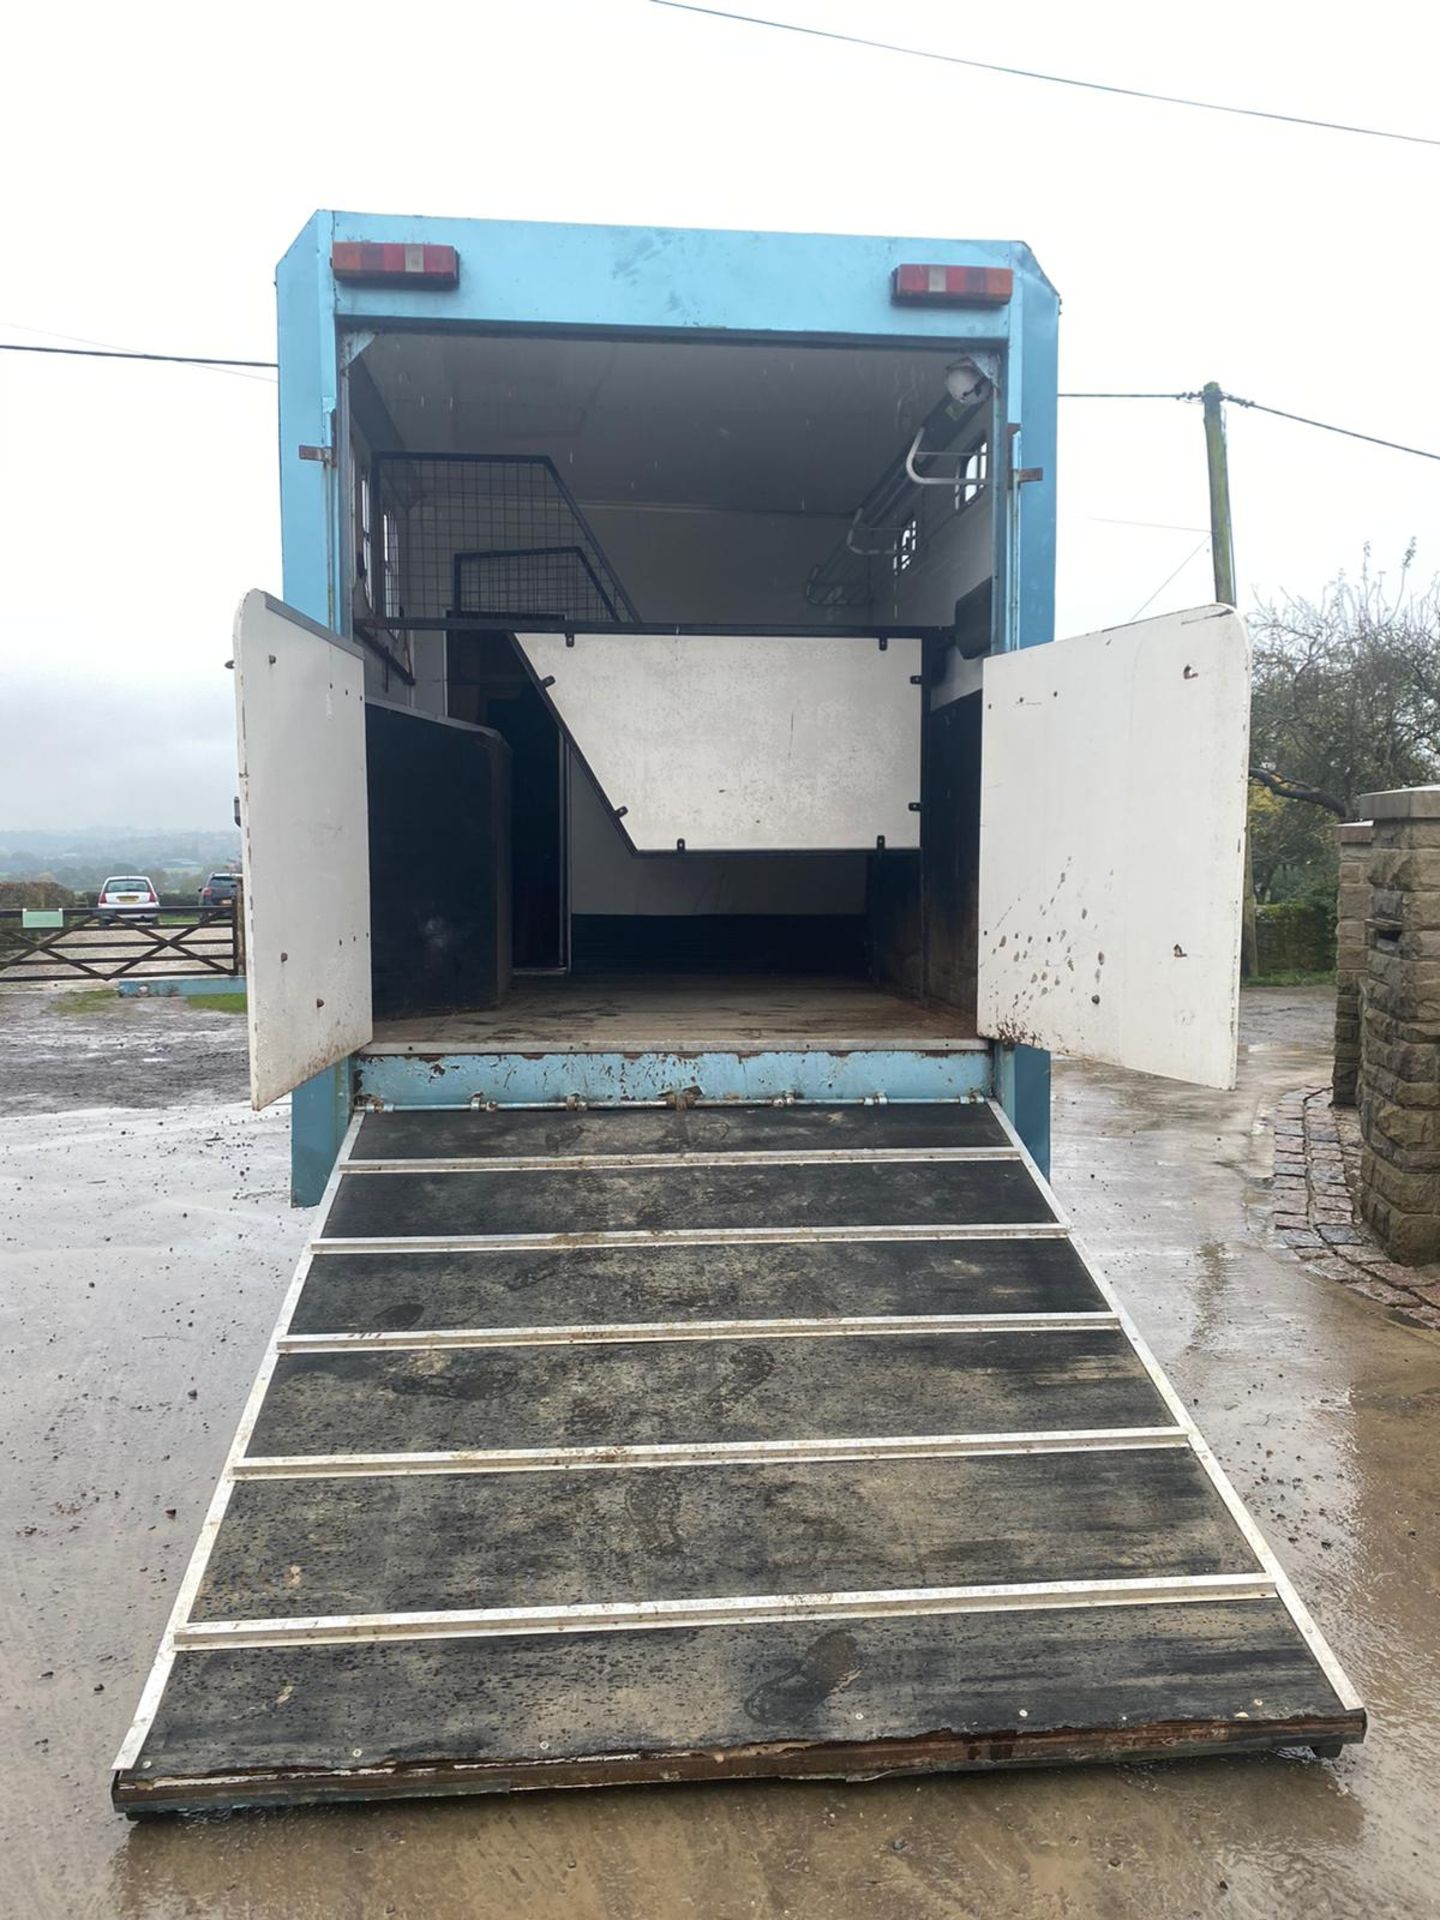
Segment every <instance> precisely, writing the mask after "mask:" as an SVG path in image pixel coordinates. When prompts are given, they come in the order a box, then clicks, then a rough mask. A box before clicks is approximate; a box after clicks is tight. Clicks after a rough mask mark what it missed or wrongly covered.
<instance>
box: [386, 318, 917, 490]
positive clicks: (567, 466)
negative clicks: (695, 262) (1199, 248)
mask: <svg viewBox="0 0 1440 1920" xmlns="http://www.w3.org/2000/svg"><path fill="white" fill-rule="evenodd" d="M953 357H954V356H953V354H951V353H949V352H943V353H933V352H929V351H893V350H892V351H881V350H877V349H872V348H861V347H795V346H790V345H786V344H780V345H776V344H773V343H770V342H766V343H763V344H753V345H740V344H736V345H724V344H719V345H717V344H714V343H706V342H700V341H668V340H665V341H657V340H647V341H619V340H596V339H576V338H573V337H571V338H558V337H550V336H547V337H543V338H537V337H533V336H525V337H521V336H515V335H485V336H479V335H474V334H468V335H455V334H450V335H436V334H393V333H392V334H381V335H379V336H378V337H377V338H376V339H375V340H374V341H373V342H372V343H371V344H370V345H369V346H368V347H367V348H366V350H365V353H364V365H365V367H366V369H367V371H368V372H369V373H370V375H371V377H372V379H373V380H374V382H375V384H376V387H377V388H378V390H379V393H380V397H381V399H382V400H383V401H384V403H385V407H386V410H387V412H388V413H389V415H390V418H391V420H392V421H393V422H394V425H395V427H396V429H397V431H398V433H399V434H400V437H401V440H402V441H403V442H404V444H405V446H406V447H407V448H408V449H409V450H410V451H412V452H417V453H422V452H423V453H516V454H519V453H529V454H548V455H549V456H550V457H551V458H552V459H553V460H554V461H555V462H556V464H557V466H558V467H559V469H560V472H561V474H562V475H563V477H564V478H565V480H566V481H567V482H568V483H569V485H570V486H571V487H572V488H573V489H574V491H575V492H576V494H577V495H578V496H579V498H581V499H582V500H591V501H600V500H606V501H627V500H634V501H635V502H637V504H638V503H641V502H653V503H656V504H663V505H697V506H714V507H724V508H731V509H748V510H750V511H768V512H805V513H819V514H846V515H849V514H851V513H853V512H854V510H855V508H856V507H857V506H858V505H859V504H860V501H861V500H862V499H863V497H864V495H865V494H866V492H867V491H868V490H869V488H870V487H871V486H872V485H873V484H874V482H875V481H876V480H877V479H878V478H879V475H880V473H881V471H882V470H883V468H884V467H885V466H886V465H887V463H888V462H889V461H890V460H892V459H894V458H895V456H896V455H897V454H899V453H901V452H903V451H904V449H905V448H906V447H907V446H908V445H909V443H910V440H911V439H912V437H913V436H914V433H915V430H916V428H917V427H918V426H919V424H920V422H921V420H922V419H923V418H924V417H925V415H926V414H927V413H928V412H929V411H930V409H931V408H932V407H933V406H934V405H935V404H936V402H937V401H938V400H940V399H941V398H943V396H944V379H945V368H946V366H947V364H948V363H949V361H950V360H951V359H952V358H953Z"/></svg>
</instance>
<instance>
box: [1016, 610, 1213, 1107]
mask: <svg viewBox="0 0 1440 1920" xmlns="http://www.w3.org/2000/svg"><path fill="white" fill-rule="evenodd" d="M983 691H984V700H985V713H984V735H983V742H984V744H983V752H982V763H983V764H982V778H981V800H980V964H979V1025H980V1031H981V1032H982V1033H984V1034H987V1035H990V1036H992V1037H994V1038H996V1039H999V1040H1003V1041H1012V1042H1017V1043H1022V1044H1025V1045H1029V1046H1037V1047H1048V1048H1052V1049H1054V1050H1055V1051H1057V1052H1060V1053H1069V1054H1074V1055H1077V1056H1078V1057H1080V1058H1082V1059H1088V1060H1098V1061H1105V1062H1108V1063H1110V1064H1112V1065H1115V1066H1122V1067H1133V1068H1136V1069H1137V1070H1139V1071H1140V1072H1142V1073H1156V1074H1163V1075H1165V1076H1166V1077H1168V1078H1171V1079H1176V1080H1188V1081H1193V1082H1195V1083H1197V1084H1198V1085H1201V1086H1211V1087H1229V1086H1233V1085H1234V1083H1235V1028H1236V1019H1237V1014H1238V1007H1239V957H1240V908H1241V892H1242V886H1243V879H1244V854H1245V799H1246V787H1247V779H1248V761H1247V752H1246V750H1247V746H1248V740H1249V698H1250V675H1249V645H1248V641H1247V638H1246V634H1245V626H1244V622H1243V621H1242V620H1241V619H1240V616H1239V615H1238V614H1237V613H1236V612H1234V610H1233V609H1232V608H1229V607H1221V606H1208V607H1197V608H1194V609H1192V610H1191V611H1189V612H1186V613H1174V614H1164V615H1162V616H1160V617H1159V618H1158V619H1153V620H1142V621H1139V622H1137V623H1135V624H1134V625H1132V626H1128V627H1114V628H1111V629H1109V630H1108V631H1106V632H1102V633H1092V634H1086V635H1084V636H1082V637H1081V638H1079V639H1074V640H1061V641H1057V642H1056V643H1055V645H1053V646H1041V647H1030V648H1027V649H1024V650H1022V651H1021V652H1019V653H1008V654H999V655H996V656H994V657H993V658H990V659H987V660H986V661H985V665H984V683H983Z"/></svg>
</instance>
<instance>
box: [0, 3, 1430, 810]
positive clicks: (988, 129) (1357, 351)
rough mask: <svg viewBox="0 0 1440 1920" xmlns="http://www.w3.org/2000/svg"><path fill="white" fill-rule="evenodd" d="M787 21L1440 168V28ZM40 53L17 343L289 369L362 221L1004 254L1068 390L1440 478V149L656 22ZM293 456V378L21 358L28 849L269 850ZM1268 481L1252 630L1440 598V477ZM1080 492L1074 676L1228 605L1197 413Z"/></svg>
mask: <svg viewBox="0 0 1440 1920" xmlns="http://www.w3.org/2000/svg"><path fill="white" fill-rule="evenodd" d="M747 10H750V11H754V12H759V13H766V12H768V13H771V14H773V15H775V16H777V17H782V18H785V19H789V20H794V21H802V22H809V23H812V24H824V25H826V26H830V27H836V28H840V29H843V30H848V31H851V32H855V33H860V34H869V35H872V36H878V37H881V38H887V39H892V40H900V41H906V42H909V43H912V44H915V45H921V46H928V47H931V48H935V49H938V50H942V51H949V52H955V53H962V54H966V55H968V56H971V57H974V58H977V59H984V60H993V61H998V62H1002V63H1006V64H1015V65H1022V66H1031V67H1036V66H1038V67H1044V68H1047V69H1051V70H1053V71H1056V72H1060V73H1069V74H1074V75H1078V76H1083V77H1088V78H1094V79H1100V80H1107V81H1110V82H1112V83H1115V84H1119V85H1125V86H1137V87H1145V88H1152V89H1155V90H1158V91H1161V92H1167V93H1186V94H1193V95H1198V96H1201V97H1206V98H1211V99H1218V100H1224V101H1230V102H1233V103H1236V104H1241V105H1252V106H1259V107H1268V108H1272V109H1278V110H1280V111H1285V112H1291V113H1298V114H1310V115H1314V116H1317V117H1319V118H1325V119H1339V120H1346V121H1352V122H1354V121H1358V122H1365V123H1368V124H1372V125H1377V126H1385V127H1393V128H1396V129H1400V130H1403V131H1408V132H1413V133H1422V134H1428V135H1432V136H1434V135H1437V134H1440V115H1437V113H1436V108H1435V99H1436V94H1435V73H1436V69H1437V55H1440V17H1437V14H1436V12H1435V10H1434V9H1433V8H1429V7H1424V6H1421V5H1419V4H1417V0H1371V4H1370V5H1368V6H1367V7H1365V8H1364V9H1363V10H1361V11H1359V12H1357V11H1356V10H1355V9H1354V8H1353V7H1350V6H1346V7H1341V6H1339V5H1326V4H1323V0H1316V3H1313V4H1311V5H1309V6H1307V7H1305V8H1303V9H1301V8H1296V7H1293V6H1289V5H1277V4H1273V3H1272V4H1270V5H1264V4H1259V5H1257V4H1256V0H1244V4H1241V3H1240V0H1207V4H1205V5H1203V6H1201V5H1198V4H1184V3H1183V0H1181V3H1178V4H1171V5H1169V6H1166V7H1157V6H1155V5H1154V4H1153V3H1152V4H1130V3H1129V0H1091V4H1089V5H1086V6H1084V7H1079V6H1075V5H1074V4H1072V3H1069V0H1028V4H1027V5H1026V6H1024V7H1023V8H1020V7H995V8H991V9H984V8H964V9H961V8H958V7H956V6H954V5H953V4H951V3H947V0H887V4H885V5H883V6H882V5H881V4H880V3H879V0H783V4H782V3H781V0H776V4H775V5H774V6H770V5H768V4H763V3H762V0H751V4H750V5H749V7H748V9H747ZM6 50H7V66H8V69H9V84H8V86H7V89H6V93H7V100H6V113H5V117H4V123H3V125H0V162H3V177H4V178H5V180H6V181H7V184H8V186H9V188H10V192H9V193H8V195H7V206H6V213H5V232H4V238H3V243H0V258H3V260H4V263H5V264H4V267H3V268H0V285H3V287H4V292H3V295H0V339H10V340H18V339H25V340H32V341H38V342H50V343H59V342H60V341H61V339H62V338H63V337H70V338H80V339H83V340H89V341H92V342H102V343H105V344H109V345H119V346H127V347H141V348H148V349H156V350H161V351H170V352H181V353H185V352H191V353H193V352H200V353H216V354H235V355H241V356H253V357H256V358H266V357H269V356H270V355H272V354H273V351H274V318H273V304H272V302H273V292H272V278H273V267H274V262H275V261H276V260H277V259H278V258H279V256H280V254H281V253H282V252H283V251H284V249H285V247H286V246H287V245H288V243H289V241H290V239H291V238H292V236H293V235H294V233H295V231H296V230H297V229H298V228H299V227H300V225H301V224H302V223H303V221H304V220H305V219H306V218H307V217H308V215H309V214H310V212H311V211H312V210H313V209H314V208H316V207H328V206H338V207H348V208H359V209H368V210H378V211H393V212H404V211H407V210H410V211H423V212H426V213H434V214H456V215H474V216H481V217H493V218H534V219H547V220H578V221H614V222H622V223H628V222H639V223H653V224H668V225H692V226H724V227H768V228H792V229H810V230H823V231H828V232H857V233H881V234H890V233H896V234H912V235H944V236H958V237H983V238H991V237H993V238H1003V239H1019V240H1025V241H1028V242H1029V244H1030V245H1031V246H1032V247H1033V248H1034V250H1035V252H1036V254H1037V255H1038V256H1039V259H1040V261H1041V264H1042V265H1043V266H1044V267H1045V269H1046V271H1047V272H1048V273H1049V275H1050V277H1051V278H1052V279H1053V280H1054V281H1055V283H1056V285H1057V286H1058V287H1059V288H1060V291H1061V295H1062V298H1063V301H1064V310H1063V316H1062V323H1061V325H1062V336H1061V337H1062V386H1064V387H1070V388H1099V389H1111V388H1119V389H1149V388H1162V389H1190V388H1194V387H1198V386H1200V385H1201V384H1202V383H1203V382H1204V381H1205V380H1207V379H1211V378H1214V379H1218V380H1220V381H1221V382H1222V383H1223V384H1224V385H1225V386H1226V387H1227V388H1228V389H1229V390H1231V391H1232V392H1236V393H1240V394H1244V395H1248V396H1250V397H1252V398H1254V399H1257V400H1264V401H1267V402H1269V403H1270V404H1272V405H1276V406H1280V407H1285V408H1289V409H1293V410H1294V411H1296V412H1299V413H1307V414H1312V415H1317V416H1319V417H1321V418H1323V419H1329V420H1335V421H1338V422H1340V423H1341V424H1344V425H1351V426H1354V427H1357V428H1360V429H1362V430H1365V431H1368V432H1372V433H1377V434H1381V435H1386V436H1390V437H1393V438H1395V439H1398V440H1402V441H1406V442H1408V443H1410V444H1412V445H1418V446H1422V447H1431V448H1436V449H1440V382H1437V378H1436V365H1435V362H1436V348H1435V340H1436V337H1437V305H1440V300H1437V295H1440V252H1437V249H1436V247H1435V244H1434V233H1435V208H1436V205H1437V200H1440V148H1426V147H1422V146H1404V145H1398V144H1392V143H1389V142H1385V141H1379V140H1370V139H1362V138H1358V137H1354V136H1346V135H1342V134H1335V133H1324V132H1319V131H1312V130H1308V129H1304V128H1299V127H1279V126H1273V125H1268V124H1265V123H1263V122H1257V121H1246V120H1235V119H1230V118H1225V117H1221V116H1218V115H1213V114H1204V113H1196V112H1190V111H1185V110H1183V109H1180V108H1178V107H1169V106H1158V105H1151V104H1146V103H1143V102H1139V101H1128V100H1119V99H1115V98H1113V97H1106V96H1104V95H1098V94H1088V93H1080V92H1075V91H1072V90H1070V89H1066V88H1061V87H1055V86H1047V85H1042V84H1038V83H1035V82H1031V81H1025V80H1019V79H1008V78H1002V77H1000V76H997V75H987V74H981V73H975V72H968V71H966V70H964V69H961V68H955V67H944V66H939V65H934V64H931V63H927V62H921V61H917V60H908V59H902V58H898V57H896V56H893V55H887V54H883V53H878V52H873V51H867V50H864V49H860V48H851V47H844V46H836V45H830V44H826V43H824V42H821V41H816V40H808V39H802V38H800V37H798V36H795V35H791V34H781V33H774V32H763V31H760V30H759V29H757V28H754V27H748V26H741V25H731V24H727V23H725V22H722V21H717V20H711V19H701V18H696V17H693V16H688V15H685V14H682V13H676V12H672V11H669V10H666V9H662V8H660V7H657V6H653V5H651V4H649V3H648V0H523V3H522V4H514V3H513V0H507V4H504V5H498V4H494V3H493V0H479V3H478V4H476V3H475V0H471V3H470V4H464V5H461V4H455V5H448V6H447V5H439V4H434V3H433V0H408V3H407V4H406V5H405V6H404V7H400V8H397V7H396V6H395V5H394V4H393V0H392V4H389V5H385V6H379V5H369V4H350V5H347V6H346V7H344V8H343V9H342V8H335V7H324V8H321V7H318V6H306V5H304V4H303V0H302V4H299V5H297V4H295V0H287V3H286V4H284V5H277V4H272V0H251V3H250V4H249V5H247V6H246V7H245V8H244V9H243V11H242V12H241V13H240V14H236V13H233V12H230V13H227V12H225V11H224V10H218V11H217V10H216V9H213V8H203V7H197V6H195V5H194V4H193V0H192V3H191V4H183V5H171V4H154V0H141V4H140V5H138V6H136V7H128V8H117V7H115V6H113V5H110V4H104V5H101V4H79V5H77V4H66V3H65V0H57V3H56V4H54V5H52V6H50V7H46V8H26V9H24V10H22V11H20V12H18V13H16V14H15V16H14V17H13V18H11V19H10V20H9V21H7V26H6ZM274 439H275V407H274V381H273V378H271V377H270V376H267V375H244V374H225V373H219V372H206V371H200V370H191V369H181V368H165V367H147V366H138V365H129V364H124V363H106V362H100V361H95V362H87V361H77V360H58V359H57V360H47V359H43V358H41V357H39V356H31V355H9V354H5V355H0V548H3V554H4V566H3V577H4V587H3V591H0V827H6V828H9V827H24V826H53V827H65V826H80V825H91V824H95V823H101V822H106V821H114V822H115V823H116V824H120V823H125V824H133V825H140V826H146V825H194V826H205V827H215V826H224V825H225V824H226V823H227V822H228V821H229V818H230V806H231V794H232V792H233V789H234V771H233V766H234V755H233V744H232V737H231V729H232V717H231V697H232V696H231V687H230V676H229V675H228V674H227V673H225V671H224V669H223V663H224V661H225V660H226V659H227V658H228V656H229V651H230V641H229V630H230V620H231V615H232V613H233V609H234V606H235V603H236V602H237V601H238V599H239V598H240V596H241V594H242V593H243V592H244V591H245V590H246V589H247V588H248V587H251V586H256V585H259V586H266V587H269V588H271V589H272V590H276V591H278V589H279V584H280V562H279V543H278V533H277V527H278V515H277V507H276V481H275V457H274ZM1230 444H1231V462H1232V475H1233V488H1234V499H1235V514H1236V547H1237V560H1238V568H1239V576H1240V580H1241V583H1242V602H1245V603H1248V601H1249V600H1250V598H1251V596H1252V595H1254V594H1261V595H1271V594H1278V593H1281V592H1284V591H1287V590H1288V591H1292V592H1296V593H1310V592H1314V591H1316V590H1318V589H1319V588H1320V587H1321V586H1322V585H1323V583H1324V582H1325V581H1326V580H1327V579H1328V578H1329V577H1331V575H1333V573H1334V572H1335V571H1336V570H1337V569H1338V568H1340V567H1342V566H1344V567H1348V568H1352V569H1353V568H1354V567H1356V566H1357V565H1358V564H1359V561H1360V558H1361V552H1362V548H1363V546H1364V544H1365V543H1366V542H1367V541H1368V542H1370V543H1371V544H1372V546H1373V548H1374V552H1375V556H1376V559H1377V562H1379V563H1380V564H1384V565H1392V566H1393V565H1394V564H1395V563H1396V562H1398V558H1399V556H1400V554H1401V552H1402V551H1403V549H1404V547H1405V545H1406V543H1407V542H1408V541H1409V540H1410V539H1411V537H1412V536H1413V537H1415V538H1416V539H1418V542H1419V565H1420V568H1421V571H1422V572H1424V573H1427V574H1428V573H1430V572H1434V571H1437V570H1440V464H1437V463H1434V462H1426V461H1422V460H1417V459H1413V458H1407V457H1405V456H1402V455H1400V454H1394V453H1389V452H1385V451H1382V450H1381V449H1378V448H1367V447H1364V446H1361V445H1359V444H1358V443H1356V442H1353V441H1346V440H1341V439H1335V438H1332V437H1329V436H1327V435H1323V434H1319V433H1315V432H1313V431H1310V430H1307V429H1305V428H1302V427H1298V426H1291V425H1288V424H1286V423H1284V422H1281V421H1276V420H1268V419H1262V418H1259V417H1257V416H1254V415H1249V416H1246V415H1240V416H1238V417H1237V416H1234V415H1232V420H1231V442H1230ZM1060 481H1061V492H1060V521H1061V539H1060V581H1059V607H1060V615H1059V630H1060V632H1061V633H1066V632H1077V631H1083V630H1085V629H1087V628H1090V627H1093V626H1101V625H1108V624H1112V623H1115V622H1117V621H1123V620H1127V619H1129V618H1131V617H1132V616H1133V615H1134V614H1135V613H1136V612H1137V611H1138V610H1139V609H1140V608H1141V606H1142V605H1144V604H1145V603H1147V602H1149V607H1148V610H1149V611H1151V612H1157V611H1163V610H1164V609H1166V608H1169V607H1179V606H1185V605H1192V604H1195V603H1196V602H1199V601H1202V600H1205V599H1207V598H1208V597H1209V591H1210V574H1209V562H1208V556H1207V554H1206V552H1205V551H1204V549H1203V544H1202V543H1203V529H1204V526H1205V521H1206V493H1205V470H1204V454H1203V442H1202V437H1201V427H1200V417H1199V413H1198V410H1197V409H1194V408H1191V407H1182V406H1178V405H1168V406H1167V405H1143V404H1131V405H1120V404H1114V405H1106V404H1103V403H1099V402H1094V403H1091V402H1078V401H1076V402H1071V403H1067V404H1065V405H1064V406H1063V408H1062V415H1061V466H1060ZM1121 522H1147V523H1157V524H1149V525H1144V526H1137V525H1125V524H1118V523H1121ZM1187 556H1188V558H1187ZM1175 569H1179V571H1178V573H1176V577H1175V578H1174V579H1173V580H1172V581H1171V582H1170V584H1169V585H1168V586H1167V587H1165V588H1164V590H1163V591H1161V592H1159V593H1157V589H1159V588H1161V586H1162V583H1163V582H1164V581H1165V580H1166V577H1167V575H1169V574H1170V573H1171V572H1172V570H1175ZM1152 596H1154V597H1153V598H1152Z"/></svg>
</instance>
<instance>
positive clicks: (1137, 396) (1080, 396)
mask: <svg viewBox="0 0 1440 1920" xmlns="http://www.w3.org/2000/svg"><path fill="white" fill-rule="evenodd" d="M1055 398H1056V399H1057V400H1198V399H1199V398H1200V396H1199V394H1198V393H1057V394H1056V396H1055Z"/></svg>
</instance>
